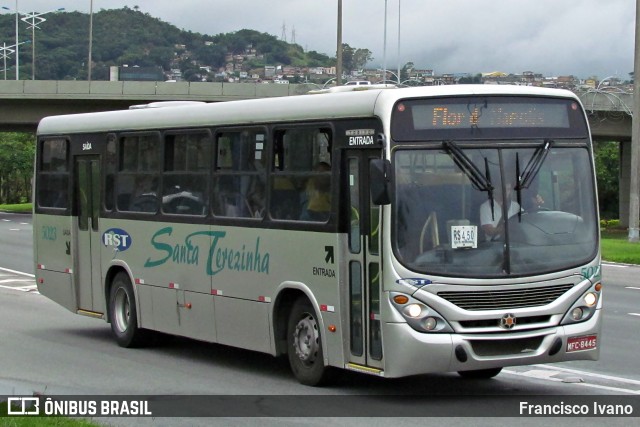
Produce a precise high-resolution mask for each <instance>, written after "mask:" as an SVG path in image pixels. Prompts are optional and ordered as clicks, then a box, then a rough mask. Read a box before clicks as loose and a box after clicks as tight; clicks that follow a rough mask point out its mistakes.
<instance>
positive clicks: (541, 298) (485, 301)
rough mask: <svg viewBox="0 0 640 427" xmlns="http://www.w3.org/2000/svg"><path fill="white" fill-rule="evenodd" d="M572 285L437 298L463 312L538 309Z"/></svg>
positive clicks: (458, 293)
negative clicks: (461, 309) (463, 310)
mask: <svg viewBox="0 0 640 427" xmlns="http://www.w3.org/2000/svg"><path fill="white" fill-rule="evenodd" d="M572 287H573V285H571V284H566V285H556V286H546V287H536V288H518V289H510V290H491V291H487V290H482V291H444V292H438V294H437V295H438V296H439V297H441V298H444V299H445V300H447V301H449V302H450V303H452V304H454V305H456V306H458V307H460V308H463V309H465V310H511V309H514V308H525V307H539V306H542V305H547V304H550V303H552V302H553V301H555V300H556V299H558V298H560V296H561V295H563V294H564V293H565V292H567V291H568V290H569V289H571V288H572Z"/></svg>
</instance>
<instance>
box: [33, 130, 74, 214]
mask: <svg viewBox="0 0 640 427" xmlns="http://www.w3.org/2000/svg"><path fill="white" fill-rule="evenodd" d="M40 147H41V150H42V154H41V156H40V159H41V161H40V172H39V174H38V179H39V183H38V195H37V197H38V206H41V207H47V208H58V209H66V208H67V207H68V206H69V192H68V188H69V166H68V152H69V148H68V147H69V143H68V141H67V140H66V139H48V140H44V141H42V145H41V146H40Z"/></svg>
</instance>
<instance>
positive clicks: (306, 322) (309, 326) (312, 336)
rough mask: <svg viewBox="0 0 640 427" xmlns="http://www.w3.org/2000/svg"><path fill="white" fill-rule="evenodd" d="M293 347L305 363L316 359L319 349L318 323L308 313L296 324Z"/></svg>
mask: <svg viewBox="0 0 640 427" xmlns="http://www.w3.org/2000/svg"><path fill="white" fill-rule="evenodd" d="M293 348H294V350H295V352H296V355H297V356H298V357H299V358H300V360H302V361H303V362H305V363H308V364H309V363H313V362H314V361H315V360H316V357H317V355H318V349H319V334H318V324H317V323H316V321H315V319H314V318H313V316H311V315H306V316H305V317H303V318H302V319H300V321H299V322H298V324H297V325H296V328H295V330H294V332H293Z"/></svg>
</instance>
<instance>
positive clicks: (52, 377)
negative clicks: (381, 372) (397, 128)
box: [0, 214, 640, 426]
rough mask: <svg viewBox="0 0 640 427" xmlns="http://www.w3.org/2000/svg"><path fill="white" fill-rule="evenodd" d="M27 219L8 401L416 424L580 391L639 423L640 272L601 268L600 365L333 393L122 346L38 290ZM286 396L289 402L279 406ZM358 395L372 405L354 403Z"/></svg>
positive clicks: (1, 245) (9, 315) (341, 387)
mask: <svg viewBox="0 0 640 427" xmlns="http://www.w3.org/2000/svg"><path fill="white" fill-rule="evenodd" d="M30 222H31V219H30V216H28V215H27V216H22V215H20V216H15V215H4V214H0V325H3V327H2V328H0V361H1V362H2V367H1V368H0V396H2V395H25V394H26V395H31V394H32V393H34V392H38V393H45V394H47V395H63V394H73V395H115V394H120V395H123V394H124V395H142V396H148V395H166V396H186V395H208V396H218V397H219V396H226V397H230V399H231V401H228V403H229V405H231V406H233V405H234V404H235V405H236V406H237V405H240V404H243V405H244V404H247V411H248V412H247V414H246V415H262V416H270V415H276V416H279V417H286V418H268V419H265V418H235V417H234V418H228V417H223V418H215V419H212V418H189V419H176V418H169V419H154V418H145V419H132V418H115V419H100V421H101V422H104V421H107V422H108V423H109V424H110V425H176V424H181V425H194V424H202V425H211V424H218V425H265V424H267V425H268V424H273V425H282V424H292V425H299V424H301V423H303V424H309V425H321V424H322V425H324V424H327V423H330V424H335V425H367V426H371V425H374V426H375V425H398V424H400V425H412V426H413V425H415V423H416V422H417V421H416V420H417V419H416V418H406V417H404V418H403V417H402V415H403V414H406V415H415V414H418V415H419V416H426V415H428V408H430V406H429V405H436V406H431V407H433V408H436V407H438V406H437V405H442V404H443V403H442V400H441V399H442V396H449V397H454V398H455V399H457V400H455V402H454V403H453V405H454V406H453V413H452V414H450V415H456V416H465V415H470V414H471V415H472V414H473V408H478V407H481V406H482V405H483V404H485V400H483V399H485V396H500V397H499V398H500V399H502V398H503V397H504V399H506V400H505V402H504V405H512V404H513V402H512V401H510V400H508V397H513V396H522V398H523V399H529V398H532V396H547V397H549V396H551V397H552V398H554V399H556V400H557V399H560V400H563V399H570V396H574V395H583V396H586V399H587V400H590V399H592V400H593V401H594V402H595V401H596V400H598V399H604V398H607V397H608V396H618V397H617V398H619V399H625V398H627V397H630V396H631V397H633V398H635V399H636V400H635V402H637V405H635V407H634V409H635V416H636V417H637V416H639V415H638V414H639V413H640V400H639V399H640V397H639V396H640V363H639V362H638V355H639V354H640V332H638V331H639V330H640V268H639V267H632V266H618V265H616V266H613V265H606V266H605V267H604V269H603V277H604V283H605V286H606V287H605V294H604V295H605V301H604V302H605V323H604V330H603V334H602V350H601V360H600V361H598V362H570V363H562V364H555V365H539V366H522V367H515V368H508V369H505V370H503V372H502V373H501V374H500V375H499V376H498V377H496V378H494V379H492V380H488V381H487V380H484V381H482V380H465V379H462V378H460V377H459V376H458V375H457V374H438V375H422V376H416V377H410V378H402V379H382V378H377V377H372V376H366V375H362V374H356V373H352V372H346V371H339V375H336V378H335V379H334V381H333V382H332V383H331V384H330V385H329V386H328V387H324V388H310V387H306V386H302V385H300V384H298V383H297V382H296V381H295V379H294V378H293V376H292V375H291V374H290V372H289V368H288V365H287V364H286V363H285V362H284V361H282V360H280V359H275V358H273V357H271V356H269V355H264V354H261V353H255V352H250V351H245V350H239V349H234V348H230V347H226V346H222V345H217V344H206V343H201V342H197V341H193V340H187V339H181V338H175V337H169V336H164V335H162V336H159V338H158V340H157V342H156V343H155V345H154V346H153V347H150V348H144V349H135V350H134V349H123V348H120V347H118V346H117V345H116V344H115V342H114V340H113V339H112V337H111V332H110V328H109V325H108V324H106V323H105V322H104V321H102V320H98V319H91V318H86V317H82V316H78V315H75V314H73V313H71V312H69V311H67V310H65V309H63V308H62V307H60V306H58V305H57V304H55V303H53V302H52V301H50V300H48V299H46V298H44V297H43V296H42V295H40V294H38V293H37V291H36V290H35V283H34V282H33V277H32V273H33V267H32V255H31V235H32V227H31V225H30ZM236 395H242V396H254V397H253V398H250V399H249V401H248V402H247V401H238V400H237V399H238V398H235V399H236V401H234V400H233V399H234V397H233V396H236ZM278 396H280V397H282V396H284V397H287V396H289V397H290V399H285V400H279V398H278ZM353 396H360V397H363V398H364V399H365V400H364V401H363V400H359V401H355V402H354V401H353V400H351V399H352V398H353ZM461 396H468V397H466V398H464V399H463V398H462V397H461ZM518 398H519V397H518ZM301 399H302V400H301ZM327 399H328V400H327ZM458 400H459V401H458ZM224 402H226V401H224V400H223V403H224ZM216 403H217V404H220V403H221V402H220V401H217V402H216ZM493 404H495V402H493ZM319 405H322V408H325V409H326V408H327V407H328V408H330V410H331V412H330V414H335V417H330V418H327V413H326V412H325V411H319V410H318V407H319ZM367 405H370V406H367ZM504 405H503V406H504ZM363 408H364V409H365V410H367V408H370V409H371V411H375V412H378V413H377V415H381V414H380V411H383V410H387V409H388V410H389V413H388V414H389V415H390V416H394V418H387V417H376V418H369V419H365V418H338V416H345V415H350V414H354V413H355V414H361V412H358V411H362V410H363ZM425 408H426V409H425ZM223 409H224V408H223ZM334 409H335V412H334ZM434 410H435V409H434ZM354 411H355V412H354ZM469 411H471V412H469ZM499 411H500V409H498V412H499ZM227 415H229V414H227ZM382 415H384V414H382ZM289 416H291V417H292V418H290V417H289ZM395 417H400V418H395ZM591 420H593V419H591ZM591 420H588V421H589V422H586V423H584V422H581V421H580V419H574V418H563V419H562V421H561V422H562V424H563V425H585V424H590V421H591ZM418 421H419V420H418ZM430 421H433V422H439V423H440V424H445V425H455V426H458V425H459V426H462V425H465V426H467V425H468V423H469V421H468V420H467V419H465V418H460V419H458V418H434V419H430ZM544 421H545V420H543V419H542V418H518V420H517V423H518V424H519V425H524V426H527V425H540V424H541V423H542V422H544ZM630 421H631V420H629V419H624V418H612V419H608V420H607V421H606V422H607V424H609V425H629V422H630ZM145 423H146V424H145ZM423 423H424V422H420V424H423ZM513 423H514V419H512V418H474V421H473V424H474V425H492V426H495V425H513ZM598 424H600V423H598ZM594 425H595V424H594Z"/></svg>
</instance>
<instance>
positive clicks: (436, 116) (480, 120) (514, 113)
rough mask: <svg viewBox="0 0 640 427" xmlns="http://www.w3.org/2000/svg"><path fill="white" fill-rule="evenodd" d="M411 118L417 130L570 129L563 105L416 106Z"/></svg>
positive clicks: (465, 104)
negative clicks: (473, 128)
mask: <svg viewBox="0 0 640 427" xmlns="http://www.w3.org/2000/svg"><path fill="white" fill-rule="evenodd" d="M411 114H412V116H413V123H414V128H415V129H416V130H426V129H455V128H470V127H478V128H512V127H525V128H535V127H545V128H567V127H569V115H568V112H567V108H566V106H565V105H563V104H548V103H546V104H531V103H504V102H499V103H491V104H480V105H478V104H467V103H464V104H452V103H447V104H429V105H424V104H423V105H413V106H412V107H411Z"/></svg>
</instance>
